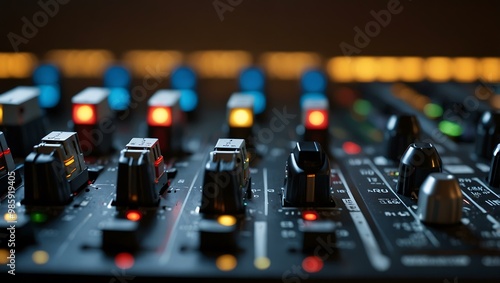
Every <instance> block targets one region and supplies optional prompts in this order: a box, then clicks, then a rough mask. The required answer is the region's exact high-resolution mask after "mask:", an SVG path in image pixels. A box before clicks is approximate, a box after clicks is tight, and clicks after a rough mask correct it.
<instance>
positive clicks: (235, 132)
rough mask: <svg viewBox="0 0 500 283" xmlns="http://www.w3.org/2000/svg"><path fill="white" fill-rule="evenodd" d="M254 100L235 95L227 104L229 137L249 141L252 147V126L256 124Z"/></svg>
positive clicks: (242, 95)
mask: <svg viewBox="0 0 500 283" xmlns="http://www.w3.org/2000/svg"><path fill="white" fill-rule="evenodd" d="M254 101H255V100H254V98H253V96H250V95H245V94H241V93H234V94H233V95H231V97H230V98H229V100H228V102H227V123H228V126H229V133H228V135H227V136H228V137H231V138H241V139H247V145H249V146H251V144H249V143H250V141H251V139H250V137H251V136H252V134H253V133H252V126H253V123H254V113H253V109H254Z"/></svg>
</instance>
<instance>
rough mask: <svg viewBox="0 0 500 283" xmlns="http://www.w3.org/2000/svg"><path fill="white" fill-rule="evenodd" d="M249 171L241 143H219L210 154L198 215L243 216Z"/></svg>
mask: <svg viewBox="0 0 500 283" xmlns="http://www.w3.org/2000/svg"><path fill="white" fill-rule="evenodd" d="M249 178H250V168H249V163H248V157H247V151H246V146H245V140H244V139H219V140H218V142H217V144H216V146H215V148H214V151H212V152H210V157H209V160H208V162H207V164H206V166H205V175H204V177H203V189H202V193H203V195H202V201H201V208H200V212H201V213H204V214H212V215H213V214H242V213H244V212H245V206H244V198H245V192H246V191H247V190H248V188H249V183H250V182H249Z"/></svg>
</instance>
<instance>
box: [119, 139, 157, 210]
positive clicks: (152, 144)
mask: <svg viewBox="0 0 500 283" xmlns="http://www.w3.org/2000/svg"><path fill="white" fill-rule="evenodd" d="M160 152H161V150H160V145H159V142H158V139H155V138H133V139H132V140H130V142H129V143H128V144H127V147H126V148H125V149H123V150H122V151H121V152H120V159H119V161H118V162H119V164H118V177H117V179H118V180H117V185H116V205H117V206H122V207H123V206H141V207H147V206H156V205H158V201H159V199H160V190H161V188H163V187H164V186H165V185H166V184H167V174H165V167H164V160H163V156H162V155H161V153H160Z"/></svg>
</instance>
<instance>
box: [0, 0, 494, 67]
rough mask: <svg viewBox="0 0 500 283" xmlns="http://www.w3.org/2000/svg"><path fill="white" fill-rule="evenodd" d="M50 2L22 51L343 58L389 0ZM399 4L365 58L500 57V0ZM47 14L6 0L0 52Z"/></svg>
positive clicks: (34, 4) (0, 8)
mask: <svg viewBox="0 0 500 283" xmlns="http://www.w3.org/2000/svg"><path fill="white" fill-rule="evenodd" d="M48 2H51V3H58V4H59V5H58V6H59V7H58V9H59V11H58V12H57V13H54V14H55V15H54V16H53V17H49V19H48V21H47V23H46V24H45V25H43V26H41V27H40V28H38V31H37V32H36V35H35V36H33V37H32V38H30V39H28V38H27V40H28V42H27V43H22V44H20V45H19V51H26V52H33V53H35V54H37V55H38V56H41V55H43V54H45V52H47V51H48V50H51V49H68V48H77V49H87V48H92V49H94V48H103V49H109V50H111V51H112V52H114V53H115V55H116V56H120V54H121V53H122V52H123V51H126V50H130V49H174V50H181V51H192V50H204V49H240V50H247V51H250V52H252V53H261V52H265V51H314V52H318V53H320V54H322V55H323V56H335V55H339V54H342V52H341V50H340V48H339V44H340V43H341V42H347V43H349V44H352V43H353V38H354V35H355V32H354V30H353V28H354V27H355V26H358V27H360V28H361V29H364V27H365V25H366V24H367V23H368V22H370V21H372V20H373V16H372V15H371V14H370V11H372V10H373V11H375V12H378V11H380V10H382V9H387V5H388V3H390V2H391V1H388V0H384V1H359V0H356V1H353V0H350V1H347V0H345V1H331V0H330V1H327V0H316V1H304V0H288V1H276V0H274V1H269V0H217V1H213V0H209V1H206V0H182V1H181V0H175V1H165V0H164V1H160V0H143V1H130V0H125V1H124V0H109V1H102V0H86V1H81V0H80V1H79V0H64V1H63V0H61V2H63V3H65V2H67V3H66V4H61V3H59V2H57V0H53V1H47V0H41V1H40V3H48ZM396 2H400V4H399V6H400V7H402V11H401V12H400V13H398V14H393V15H392V17H391V21H390V23H389V24H388V25H387V26H386V27H383V28H381V30H380V32H379V34H378V35H377V36H375V37H374V38H372V39H371V42H370V43H369V44H368V46H367V47H366V48H363V49H362V52H361V54H365V55H391V56H403V55H419V56H436V55H445V56H478V57H480V56H498V55H500V48H499V45H498V44H499V43H500V38H499V37H500V32H499V29H500V21H499V20H498V14H499V12H500V2H499V1H451V0H446V1H422V0H413V1H411V0H401V1H396ZM392 4H395V2H394V3H392ZM217 9H218V10H219V12H217ZM41 10H42V8H41V5H40V4H39V2H38V1H30V0H2V1H1V2H0V35H1V37H0V38H1V39H0V52H10V51H14V49H13V47H12V44H11V43H10V40H9V38H8V34H9V33H10V32H12V33H15V34H17V35H20V36H22V28H23V25H24V22H23V21H22V18H23V17H26V18H27V19H28V20H29V21H30V22H32V23H33V15H34V14H35V13H37V12H38V11H41ZM220 15H222V16H220ZM222 17H223V20H221V19H222ZM43 20H44V19H43V17H40V18H39V21H40V22H41V23H43Z"/></svg>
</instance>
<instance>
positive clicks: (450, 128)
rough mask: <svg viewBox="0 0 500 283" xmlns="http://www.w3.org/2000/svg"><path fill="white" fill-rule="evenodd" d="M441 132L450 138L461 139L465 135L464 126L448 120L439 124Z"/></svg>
mask: <svg viewBox="0 0 500 283" xmlns="http://www.w3.org/2000/svg"><path fill="white" fill-rule="evenodd" d="M439 130H440V131H441V132H442V133H443V134H445V135H448V136H450V137H459V136H461V135H462V133H463V129H462V126H460V125H459V124H457V123H453V122H450V121H446V120H443V121H441V122H439Z"/></svg>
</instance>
